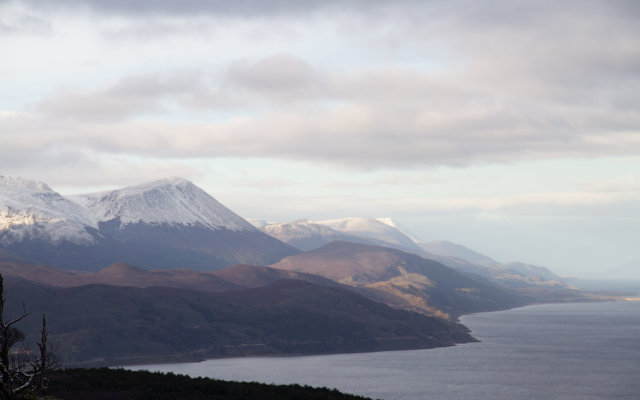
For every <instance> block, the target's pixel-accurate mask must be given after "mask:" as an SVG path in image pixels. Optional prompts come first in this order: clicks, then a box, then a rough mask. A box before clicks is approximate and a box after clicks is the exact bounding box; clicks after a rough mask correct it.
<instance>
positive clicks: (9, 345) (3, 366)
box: [0, 274, 55, 400]
mask: <svg viewBox="0 0 640 400" xmlns="http://www.w3.org/2000/svg"><path fill="white" fill-rule="evenodd" d="M5 302H6V298H5V296H4V279H3V278H2V274H0V398H1V399H7V400H13V399H20V398H25V397H28V396H32V397H33V396H37V395H43V396H44V395H45V392H46V389H47V377H46V373H47V372H48V371H50V370H51V369H52V368H53V367H54V365H55V359H54V356H53V352H52V351H51V348H50V345H49V344H48V343H47V320H46V318H45V316H44V315H42V329H41V331H40V342H38V351H37V352H32V351H30V350H29V349H28V347H24V346H20V347H18V348H16V345H17V344H18V343H21V342H23V341H24V340H25V335H24V334H23V333H22V332H21V331H20V330H19V329H17V328H16V327H15V326H14V325H16V324H17V323H18V322H20V321H21V320H23V319H24V318H26V317H27V316H29V314H30V313H27V312H25V313H23V314H22V315H20V316H18V317H16V318H11V319H7V315H5Z"/></svg>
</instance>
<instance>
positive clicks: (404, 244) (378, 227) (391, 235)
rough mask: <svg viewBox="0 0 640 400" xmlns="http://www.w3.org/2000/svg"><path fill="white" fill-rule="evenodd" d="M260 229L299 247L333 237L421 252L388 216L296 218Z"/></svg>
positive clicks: (310, 247)
mask: <svg viewBox="0 0 640 400" xmlns="http://www.w3.org/2000/svg"><path fill="white" fill-rule="evenodd" d="M260 229H261V230H262V231H263V232H265V233H267V234H269V235H271V236H273V237H275V238H277V239H279V240H281V241H283V242H285V243H288V244H290V245H292V246H294V247H297V248H299V249H301V250H305V251H308V250H314V249H317V248H319V247H322V246H323V245H325V244H327V243H329V242H332V241H334V240H345V241H350V242H355V243H362V244H369V245H377V246H386V247H393V248H397V249H400V250H404V251H410V252H414V253H417V254H421V255H422V254H424V252H423V251H422V249H420V248H419V247H418V246H417V245H416V244H415V243H414V241H413V240H412V238H411V237H409V236H408V235H407V234H405V233H403V232H402V231H401V230H400V229H399V227H398V225H397V224H396V223H395V222H394V221H393V220H392V219H391V218H378V219H376V218H341V219H331V220H324V221H310V220H306V219H303V220H297V221H293V222H289V223H275V224H268V225H265V226H262V227H261V228H260Z"/></svg>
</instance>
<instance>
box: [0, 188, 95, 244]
mask: <svg viewBox="0 0 640 400" xmlns="http://www.w3.org/2000/svg"><path fill="white" fill-rule="evenodd" d="M96 227H97V223H96V220H95V218H94V217H93V215H92V214H91V212H89V211H88V210H86V209H85V208H83V207H81V206H80V205H78V204H76V203H74V202H72V201H70V200H69V199H67V198H65V197H63V196H61V195H60V194H59V193H57V192H55V191H53V190H52V189H51V188H50V187H49V186H47V185H46V184H44V183H42V182H35V181H30V180H26V179H22V178H15V177H6V176H0V244H3V245H9V244H12V243H15V242H19V241H22V240H34V239H35V240H40V239H42V240H45V241H48V242H52V243H60V242H62V241H65V240H66V241H69V242H72V243H75V244H81V245H88V244H91V243H93V242H94V237H93V236H92V235H91V234H90V233H89V232H88V231H87V228H96Z"/></svg>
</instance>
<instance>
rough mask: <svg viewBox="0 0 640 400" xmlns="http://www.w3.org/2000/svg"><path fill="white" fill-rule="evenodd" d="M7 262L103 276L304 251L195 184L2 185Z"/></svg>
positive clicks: (0, 242) (1, 247)
mask: <svg viewBox="0 0 640 400" xmlns="http://www.w3.org/2000/svg"><path fill="white" fill-rule="evenodd" d="M0 188H1V189H2V191H1V192H0V254H1V255H2V258H4V259H13V260H19V261H27V262H34V263H41V264H47V265H55V266H60V267H65V268H75V269H82V270H92V271H97V270H99V269H102V268H103V267H105V266H108V265H110V264H113V263H116V262H128V263H131V264H134V265H138V266H141V267H145V268H180V267H189V268H195V269H218V268H222V267H226V266H228V265H232V264H236V263H248V264H256V265H266V264H270V263H272V262H275V261H277V260H279V259H281V258H282V257H284V256H287V255H291V254H295V253H297V252H298V251H297V250H296V249H295V248H293V247H291V246H288V245H286V244H284V243H282V242H280V241H279V240H277V239H275V238H273V237H271V236H268V235H266V234H264V233H262V232H260V231H259V230H258V229H256V228H254V227H253V226H252V225H251V224H249V223H248V222H247V221H245V220H244V219H242V218H241V217H240V216H238V215H236V214H235V213H233V212H232V211H231V210H229V209H228V208H226V207H224V206H223V205H222V204H220V203H219V202H218V201H217V200H215V199H214V198H213V197H211V196H210V195H208V194H207V193H206V192H204V191H203V190H202V189H200V188H198V187H197V186H196V185H194V184H193V183H191V182H189V181H187V180H185V179H182V178H169V179H163V180H159V181H154V182H150V183H146V184H142V185H138V186H131V187H127V188H124V189H120V190H113V191H108V192H101V193H94V194H87V195H79V196H73V199H74V200H75V201H71V200H70V199H68V198H66V197H64V196H61V195H60V194H59V193H57V192H54V191H53V190H51V189H50V188H49V187H48V186H47V185H45V184H43V183H38V182H33V181H28V180H24V179H20V178H7V177H2V178H1V179H0Z"/></svg>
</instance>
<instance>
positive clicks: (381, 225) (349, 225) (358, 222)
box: [315, 217, 417, 248]
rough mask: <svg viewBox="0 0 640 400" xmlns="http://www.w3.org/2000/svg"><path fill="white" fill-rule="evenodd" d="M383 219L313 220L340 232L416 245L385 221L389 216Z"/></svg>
mask: <svg viewBox="0 0 640 400" xmlns="http://www.w3.org/2000/svg"><path fill="white" fill-rule="evenodd" d="M383 221H385V222H383ZM383 221H381V220H380V219H376V218H361V217H351V218H340V219H331V220H324V221H315V223H316V224H320V225H325V226H328V227H330V228H332V229H334V230H337V231H339V232H342V233H347V234H351V235H354V236H359V237H363V238H368V239H372V240H376V241H380V242H381V243H389V244H394V245H399V246H404V247H408V248H414V247H417V246H416V244H415V243H414V242H413V240H411V238H410V237H408V236H407V235H405V234H404V233H402V232H401V231H400V230H399V229H397V228H396V227H395V226H393V225H390V224H389V223H387V222H389V221H391V219H390V218H385V219H383Z"/></svg>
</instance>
